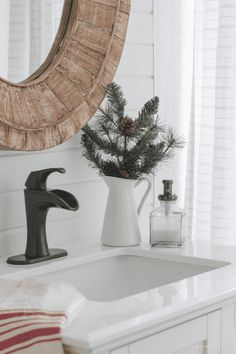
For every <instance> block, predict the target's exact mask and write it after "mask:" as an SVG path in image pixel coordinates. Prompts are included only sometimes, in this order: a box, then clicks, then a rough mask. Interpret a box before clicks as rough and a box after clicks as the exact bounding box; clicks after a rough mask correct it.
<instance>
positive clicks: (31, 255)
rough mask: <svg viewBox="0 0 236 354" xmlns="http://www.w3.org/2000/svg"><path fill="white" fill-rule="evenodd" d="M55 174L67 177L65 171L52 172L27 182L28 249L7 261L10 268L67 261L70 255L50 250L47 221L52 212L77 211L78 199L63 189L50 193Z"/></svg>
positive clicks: (37, 174)
mask: <svg viewBox="0 0 236 354" xmlns="http://www.w3.org/2000/svg"><path fill="white" fill-rule="evenodd" d="M52 172H60V173H65V169H64V168H48V169H45V170H40V171H33V172H31V173H30V175H29V177H28V178H27V180H26V183H25V186H26V189H25V190H24V193H25V207H26V220H27V245H26V250H25V253H24V254H20V255H17V256H12V257H9V258H8V259H7V263H10V264H32V263H37V262H42V261H47V260H49V259H53V258H58V257H63V256H66V255H67V252H66V251H65V250H63V249H59V248H52V249H49V248H48V244H47V237H46V219H47V214H48V210H49V209H50V208H62V209H66V210H72V211H76V210H78V209H79V204H78V201H77V199H76V198H75V197H74V196H73V195H72V194H70V193H68V192H66V191H63V190H59V189H47V178H48V176H49V175H50V173H52Z"/></svg>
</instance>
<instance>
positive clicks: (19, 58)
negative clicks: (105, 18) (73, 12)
mask: <svg viewBox="0 0 236 354" xmlns="http://www.w3.org/2000/svg"><path fill="white" fill-rule="evenodd" d="M63 3H64V0H10V8H9V16H10V20H9V22H10V24H9V53H8V78H9V80H11V81H14V82H19V81H21V80H23V79H25V78H27V77H28V76H29V75H30V74H32V73H33V72H34V71H35V70H36V69H37V68H38V67H39V66H40V64H42V62H43V60H44V59H45V58H46V56H47V54H48V53H49V50H50V48H51V45H52V43H53V40H54V37H55V34H56V31H57V29H58V24H59V21H60V18H61V13H62V7H63Z"/></svg>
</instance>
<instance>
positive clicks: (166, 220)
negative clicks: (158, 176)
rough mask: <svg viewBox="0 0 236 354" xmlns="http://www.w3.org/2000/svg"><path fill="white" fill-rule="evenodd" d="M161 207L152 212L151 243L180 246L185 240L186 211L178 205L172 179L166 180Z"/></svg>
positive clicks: (156, 245)
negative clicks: (173, 191) (173, 192)
mask: <svg viewBox="0 0 236 354" xmlns="http://www.w3.org/2000/svg"><path fill="white" fill-rule="evenodd" d="M162 183H163V194H160V195H159V196H158V199H159V200H160V204H161V205H160V207H159V208H156V209H154V210H153V211H152V212H151V214H150V244H151V246H155V247H180V246H182V244H183V243H184V241H185V219H186V217H185V216H186V212H185V210H184V209H181V208H179V207H178V206H177V205H176V200H177V195H175V194H172V184H173V181H172V180H164V181H162Z"/></svg>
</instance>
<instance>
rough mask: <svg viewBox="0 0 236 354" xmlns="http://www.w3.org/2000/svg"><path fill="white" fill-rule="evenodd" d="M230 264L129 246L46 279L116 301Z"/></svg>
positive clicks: (95, 298) (96, 298) (92, 297)
mask: <svg viewBox="0 0 236 354" xmlns="http://www.w3.org/2000/svg"><path fill="white" fill-rule="evenodd" d="M104 257H105V258H104ZM228 264H229V263H227V262H222V261H214V260H206V259H200V258H194V257H184V256H172V255H166V254H161V253H158V252H156V253H155V252H150V251H138V250H130V251H129V250H127V249H126V250H118V251H117V252H116V253H115V254H114V252H113V253H112V252H111V253H110V254H109V251H108V252H107V254H106V255H102V256H101V257H100V259H96V260H95V261H89V262H86V263H84V264H78V265H74V266H70V267H68V268H66V269H61V270H59V271H54V272H50V273H48V274H45V275H44V278H46V279H48V280H53V281H57V280H59V281H66V282H69V283H72V284H73V285H74V286H76V287H77V288H78V290H79V291H80V292H81V293H82V294H83V295H85V296H86V298H87V299H88V300H92V301H115V300H119V299H121V298H124V297H128V296H131V295H134V294H137V293H140V292H143V291H147V290H150V289H154V288H157V287H160V286H162V285H167V284H169V283H172V282H176V281H179V280H181V279H185V278H189V277H191V276H194V275H197V274H200V273H204V272H208V271H212V270H214V269H217V268H220V267H223V266H225V265H228Z"/></svg>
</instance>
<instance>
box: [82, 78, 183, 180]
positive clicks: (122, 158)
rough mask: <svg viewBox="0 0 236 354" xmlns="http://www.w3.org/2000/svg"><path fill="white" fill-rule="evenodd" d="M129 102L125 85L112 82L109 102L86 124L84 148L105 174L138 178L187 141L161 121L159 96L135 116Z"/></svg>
mask: <svg viewBox="0 0 236 354" xmlns="http://www.w3.org/2000/svg"><path fill="white" fill-rule="evenodd" d="M126 104H127V102H126V99H125V98H124V95H123V92H122V89H121V87H120V86H119V85H117V84H116V83H114V82H113V83H111V84H110V85H108V87H107V96H106V104H105V106H104V107H100V108H99V109H98V112H97V114H96V115H95V118H94V119H93V123H92V124H91V125H90V124H87V125H86V126H85V127H84V128H83V133H82V138H81V144H82V152H83V156H84V157H86V158H87V159H88V160H89V162H90V165H91V166H92V167H95V168H97V169H98V171H99V173H101V174H104V175H107V176H113V177H120V178H129V179H137V178H139V177H141V176H142V175H144V174H150V173H154V171H155V169H156V166H157V165H158V164H159V163H161V162H164V161H166V160H169V159H170V158H171V157H172V156H173V152H174V150H175V149H179V148H182V147H183V145H184V142H183V139H182V138H181V137H179V136H176V134H175V132H174V130H173V129H172V128H166V127H165V126H163V125H162V124H161V123H160V121H159V117H158V106H159V98H158V97H153V98H151V99H150V100H149V101H147V102H146V103H145V104H144V106H143V107H142V109H141V110H140V111H139V113H138V117H137V118H135V119H133V118H131V117H129V116H128V115H126V114H125V107H126Z"/></svg>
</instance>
